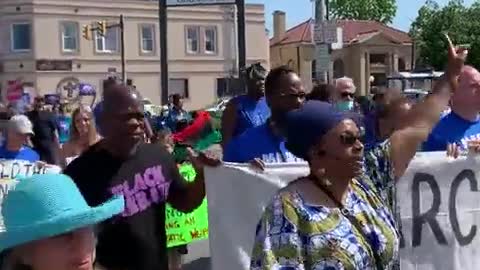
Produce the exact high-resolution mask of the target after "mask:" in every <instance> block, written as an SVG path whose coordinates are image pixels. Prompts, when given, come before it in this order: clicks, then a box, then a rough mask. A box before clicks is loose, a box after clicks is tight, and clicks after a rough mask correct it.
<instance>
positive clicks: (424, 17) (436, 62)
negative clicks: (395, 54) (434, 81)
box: [410, 0, 480, 70]
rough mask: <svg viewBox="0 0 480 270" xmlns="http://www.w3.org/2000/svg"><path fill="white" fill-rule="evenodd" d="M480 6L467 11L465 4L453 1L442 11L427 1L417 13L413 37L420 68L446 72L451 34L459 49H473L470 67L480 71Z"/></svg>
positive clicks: (412, 32) (477, 4)
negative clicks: (447, 41) (459, 46)
mask: <svg viewBox="0 0 480 270" xmlns="http://www.w3.org/2000/svg"><path fill="white" fill-rule="evenodd" d="M479 19H480V3H479V2H476V3H474V4H473V5H472V6H470V7H466V6H465V5H464V3H463V1H462V0H451V1H450V2H449V3H448V4H447V5H446V6H444V7H440V6H439V5H438V4H437V3H436V2H435V1H433V0H428V1H427V2H426V3H425V5H424V6H423V7H421V8H420V10H419V11H418V16H417V18H416V19H415V21H414V22H413V23H412V26H411V29H410V34H411V35H412V37H413V38H414V40H415V46H416V50H417V56H418V62H417V65H423V66H425V65H428V66H431V67H433V68H434V69H435V70H443V69H444V67H445V65H446V61H447V43H446V40H445V38H444V37H443V35H442V34H443V33H448V34H449V36H450V38H451V39H452V41H453V42H454V43H455V44H457V45H464V44H468V45H470V46H471V47H470V49H469V57H468V60H467V63H468V64H470V65H473V66H475V67H477V68H480V20H479Z"/></svg>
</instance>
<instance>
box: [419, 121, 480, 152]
mask: <svg viewBox="0 0 480 270" xmlns="http://www.w3.org/2000/svg"><path fill="white" fill-rule="evenodd" d="M473 140H480V119H477V120H475V121H469V120H466V119H463V118H462V117H460V116H459V115H458V114H456V113H454V112H450V113H449V114H447V115H445V116H443V117H442V119H441V120H440V122H439V123H438V124H437V126H436V127H435V128H434V129H433V130H432V133H431V134H430V136H429V137H428V140H427V141H426V142H425V143H424V144H423V151H445V150H446V149H447V145H448V144H450V143H455V144H456V145H457V146H458V147H460V149H461V150H467V149H468V142H469V141H473Z"/></svg>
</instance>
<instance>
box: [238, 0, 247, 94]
mask: <svg viewBox="0 0 480 270" xmlns="http://www.w3.org/2000/svg"><path fill="white" fill-rule="evenodd" d="M235 4H236V5H237V27H238V29H237V42H238V77H239V79H240V82H241V87H242V88H241V89H242V90H243V92H244V93H245V91H246V82H245V72H246V65H247V45H246V42H245V0H236V2H235Z"/></svg>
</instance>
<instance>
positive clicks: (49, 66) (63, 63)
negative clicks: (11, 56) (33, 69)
mask: <svg viewBox="0 0 480 270" xmlns="http://www.w3.org/2000/svg"><path fill="white" fill-rule="evenodd" d="M37 70H38V71H55V70H59V71H71V70H72V60H37Z"/></svg>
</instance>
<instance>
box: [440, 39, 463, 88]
mask: <svg viewBox="0 0 480 270" xmlns="http://www.w3.org/2000/svg"><path fill="white" fill-rule="evenodd" d="M444 35H445V38H446V39H447V42H448V64H447V70H446V76H447V77H448V80H449V81H450V84H451V86H452V88H453V89H452V91H455V90H456V89H457V88H458V76H459V75H460V72H461V71H462V68H463V66H464V64H465V61H466V60H467V56H468V49H467V48H464V47H458V46H455V45H454V44H453V42H452V40H451V39H450V37H449V36H448V34H444Z"/></svg>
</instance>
